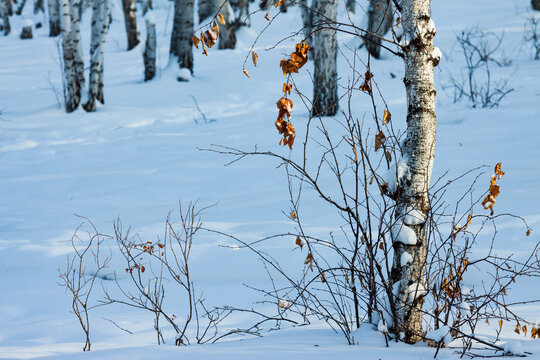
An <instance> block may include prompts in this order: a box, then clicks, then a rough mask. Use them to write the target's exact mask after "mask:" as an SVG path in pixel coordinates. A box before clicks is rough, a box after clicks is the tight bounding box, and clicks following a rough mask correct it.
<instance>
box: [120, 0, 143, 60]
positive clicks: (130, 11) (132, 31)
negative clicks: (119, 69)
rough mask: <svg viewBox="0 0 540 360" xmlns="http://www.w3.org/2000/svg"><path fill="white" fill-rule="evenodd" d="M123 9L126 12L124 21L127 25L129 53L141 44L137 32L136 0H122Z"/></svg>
mask: <svg viewBox="0 0 540 360" xmlns="http://www.w3.org/2000/svg"><path fill="white" fill-rule="evenodd" d="M122 9H123V10H124V20H125V25H126V34H127V42H128V46H127V49H128V51H129V50H131V49H133V48H134V47H135V46H137V44H139V33H138V32H137V14H136V11H137V7H136V6H135V0H122Z"/></svg>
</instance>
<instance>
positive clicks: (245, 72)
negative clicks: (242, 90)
mask: <svg viewBox="0 0 540 360" xmlns="http://www.w3.org/2000/svg"><path fill="white" fill-rule="evenodd" d="M242 71H243V72H244V75H246V76H247V77H248V78H249V74H248V72H247V70H246V68H243V69H242Z"/></svg>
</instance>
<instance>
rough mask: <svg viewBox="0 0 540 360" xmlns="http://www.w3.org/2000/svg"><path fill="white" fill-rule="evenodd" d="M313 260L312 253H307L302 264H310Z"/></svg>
mask: <svg viewBox="0 0 540 360" xmlns="http://www.w3.org/2000/svg"><path fill="white" fill-rule="evenodd" d="M312 261H313V255H311V253H308V254H307V256H306V260H305V261H304V265H307V264H310V263H311V262H312Z"/></svg>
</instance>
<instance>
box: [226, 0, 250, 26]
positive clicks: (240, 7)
mask: <svg viewBox="0 0 540 360" xmlns="http://www.w3.org/2000/svg"><path fill="white" fill-rule="evenodd" d="M230 4H231V5H232V7H233V9H234V11H235V13H236V26H237V27H240V26H250V24H251V20H250V18H249V0H235V1H234V2H231V3H230Z"/></svg>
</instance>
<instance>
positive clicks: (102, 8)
mask: <svg viewBox="0 0 540 360" xmlns="http://www.w3.org/2000/svg"><path fill="white" fill-rule="evenodd" d="M110 13H111V1H110V0H94V1H93V3H92V34H91V40H90V71H89V87H88V101H87V102H86V104H84V105H83V107H84V110H86V111H95V110H96V100H97V101H99V102H100V103H102V104H104V103H105V99H104V97H103V57H104V52H105V42H106V40H107V33H108V32H109V19H110Z"/></svg>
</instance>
